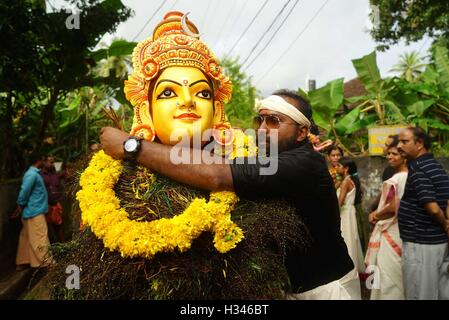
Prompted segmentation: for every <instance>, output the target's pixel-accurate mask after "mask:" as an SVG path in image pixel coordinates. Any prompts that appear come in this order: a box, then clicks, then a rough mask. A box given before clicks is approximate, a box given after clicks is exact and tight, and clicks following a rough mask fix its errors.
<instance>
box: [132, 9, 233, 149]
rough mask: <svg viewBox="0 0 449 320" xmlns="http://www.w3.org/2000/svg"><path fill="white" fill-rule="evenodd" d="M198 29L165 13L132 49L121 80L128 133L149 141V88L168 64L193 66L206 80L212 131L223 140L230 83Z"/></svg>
mask: <svg viewBox="0 0 449 320" xmlns="http://www.w3.org/2000/svg"><path fill="white" fill-rule="evenodd" d="M197 35H198V29H197V28H196V26H195V25H194V24H193V23H192V22H190V21H189V20H188V19H187V17H186V16H185V15H183V14H182V13H180V12H176V11H173V12H169V13H167V14H166V15H165V16H164V20H163V21H162V22H161V23H159V24H158V25H157V26H156V28H155V29H154V32H153V36H152V37H150V38H148V39H146V40H143V41H142V42H140V43H139V44H138V45H137V46H136V47H135V48H134V51H133V56H132V61H133V69H134V71H133V73H132V74H131V75H130V76H128V80H126V81H125V88H124V91H125V95H126V98H127V99H128V100H129V101H130V102H131V104H132V105H133V106H134V120H133V125H132V128H131V135H135V136H139V137H141V138H144V139H146V140H150V141H153V140H154V138H155V136H156V133H155V132H154V127H153V121H152V118H151V112H150V102H149V101H151V92H150V91H151V89H152V86H153V85H154V82H155V81H154V80H156V79H157V77H158V75H159V74H160V72H161V71H162V70H163V69H165V68H168V67H172V66H178V67H183V66H185V67H195V68H198V69H200V70H201V71H203V72H204V73H205V74H206V75H207V77H208V78H209V79H210V81H211V82H212V85H213V91H214V105H215V113H214V129H216V130H215V131H216V134H214V136H215V139H216V140H217V141H218V142H223V143H226V142H227V141H225V140H227V134H226V133H225V130H227V129H230V124H229V122H228V121H227V118H226V115H225V112H224V105H225V104H226V103H227V102H228V101H229V100H230V99H231V93H232V83H231V81H230V80H229V79H228V78H227V77H226V76H224V75H223V73H222V69H221V67H220V66H219V65H218V60H217V59H216V57H215V55H214V54H213V53H212V52H211V50H210V49H209V48H208V47H207V46H206V45H205V44H204V43H203V42H202V41H201V40H199V36H197Z"/></svg>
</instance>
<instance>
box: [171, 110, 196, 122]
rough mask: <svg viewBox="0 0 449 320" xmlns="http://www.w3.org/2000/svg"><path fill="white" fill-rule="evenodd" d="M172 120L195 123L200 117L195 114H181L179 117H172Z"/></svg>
mask: <svg viewBox="0 0 449 320" xmlns="http://www.w3.org/2000/svg"><path fill="white" fill-rule="evenodd" d="M173 119H178V120H186V121H196V120H199V119H201V116H200V115H197V114H196V113H191V112H188V113H182V114H180V115H177V116H174V117H173Z"/></svg>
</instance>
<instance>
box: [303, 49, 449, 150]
mask: <svg viewBox="0 0 449 320" xmlns="http://www.w3.org/2000/svg"><path fill="white" fill-rule="evenodd" d="M431 61H432V62H430V63H429V64H427V65H426V66H425V70H424V71H423V72H422V73H421V74H420V75H419V76H416V77H415V78H413V81H409V80H408V79H406V78H405V77H392V78H384V79H383V78H381V76H380V73H379V69H378V67H377V63H376V53H375V52H372V53H370V54H368V55H366V56H363V57H362V58H360V59H354V60H353V61H352V62H353V65H354V68H355V69H356V72H357V76H358V78H359V79H360V81H361V82H362V83H363V85H364V87H365V89H366V91H367V93H366V94H365V95H362V96H356V97H351V98H347V99H345V98H344V95H343V79H336V80H333V81H331V82H329V83H328V84H326V85H325V86H324V87H322V88H318V89H316V90H313V91H311V92H309V93H308V99H309V100H310V103H311V104H312V107H313V110H314V113H313V118H314V120H315V123H316V124H317V125H318V126H319V127H321V128H322V129H324V130H325V131H326V132H327V133H328V136H329V137H332V138H333V139H335V140H336V141H337V142H339V143H341V144H342V145H343V147H345V148H346V150H348V151H349V150H352V151H353V152H355V153H360V152H361V153H363V152H364V150H365V149H366V144H367V139H366V133H367V131H366V129H367V127H369V126H372V125H394V124H406V125H418V126H420V127H422V128H423V129H424V130H426V131H428V132H429V133H430V134H431V135H432V136H433V137H434V138H435V140H436V147H437V149H438V148H439V149H449V53H448V50H447V49H446V48H445V47H440V46H435V47H434V50H433V55H432V59H431ZM348 107H349V108H348Z"/></svg>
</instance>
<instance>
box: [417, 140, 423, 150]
mask: <svg viewBox="0 0 449 320" xmlns="http://www.w3.org/2000/svg"><path fill="white" fill-rule="evenodd" d="M415 143H416V144H417V145H418V151H421V150H422V148H424V142H423V141H422V140H421V139H416V140H415Z"/></svg>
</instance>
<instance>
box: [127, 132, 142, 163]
mask: <svg viewBox="0 0 449 320" xmlns="http://www.w3.org/2000/svg"><path fill="white" fill-rule="evenodd" d="M140 140H142V139H140V138H138V137H129V138H128V139H126V140H125V141H124V142H123V151H124V152H125V159H126V160H133V161H134V160H136V158H137V155H138V154H139V151H140V148H141V143H140Z"/></svg>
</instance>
